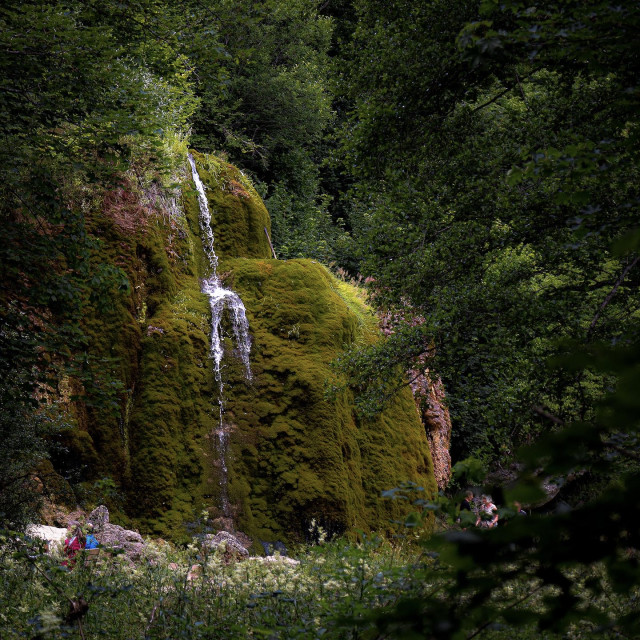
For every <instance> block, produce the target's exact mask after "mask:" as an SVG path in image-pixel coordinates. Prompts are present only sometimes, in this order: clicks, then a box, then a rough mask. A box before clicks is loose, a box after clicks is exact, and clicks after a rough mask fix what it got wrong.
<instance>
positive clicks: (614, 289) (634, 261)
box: [587, 257, 640, 338]
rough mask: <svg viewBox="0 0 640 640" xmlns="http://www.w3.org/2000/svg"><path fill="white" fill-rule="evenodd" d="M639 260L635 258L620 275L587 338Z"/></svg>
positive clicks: (597, 314) (639, 258) (595, 317)
mask: <svg viewBox="0 0 640 640" xmlns="http://www.w3.org/2000/svg"><path fill="white" fill-rule="evenodd" d="M638 260H640V257H636V258H634V260H633V261H632V262H630V263H629V264H628V265H627V266H626V267H625V268H624V269H623V271H622V273H621V274H620V277H619V278H618V279H617V280H616V283H615V284H614V285H613V289H611V291H610V292H609V295H607V297H606V298H605V299H604V301H603V302H602V304H601V305H600V308H599V309H598V311H597V312H596V315H595V316H594V317H593V320H592V321H591V324H590V325H589V330H588V331H587V338H588V337H589V336H590V335H591V333H592V331H593V330H594V329H595V327H596V324H597V323H598V320H599V319H600V316H601V315H602V312H603V311H604V309H605V307H606V306H607V305H608V304H609V303H610V302H611V300H612V298H613V296H614V295H615V294H616V291H617V290H618V287H619V286H620V285H621V284H622V281H623V280H624V279H625V276H626V275H627V273H629V271H631V269H633V267H635V266H636V264H637V263H638Z"/></svg>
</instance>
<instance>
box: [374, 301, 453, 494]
mask: <svg viewBox="0 0 640 640" xmlns="http://www.w3.org/2000/svg"><path fill="white" fill-rule="evenodd" d="M378 316H379V318H380V328H381V329H382V332H383V333H384V334H385V335H387V336H388V335H391V334H392V333H394V332H395V327H396V326H397V325H398V324H400V323H403V322H409V323H410V324H412V325H416V324H418V325H419V324H422V322H423V321H424V320H423V318H421V317H420V316H413V317H407V316H406V315H405V314H404V313H390V312H378ZM431 348H432V347H429V348H428V347H426V346H425V350H424V353H423V354H422V356H420V357H419V362H420V364H421V365H423V366H421V368H420V369H412V370H410V371H408V372H407V373H408V376H409V380H411V390H412V391H413V397H414V398H415V400H416V407H417V408H418V413H419V414H420V418H421V420H422V424H423V425H424V428H425V431H426V434H427V440H428V443H429V449H430V450H431V459H432V460H433V472H434V475H435V477H436V482H437V483H438V489H439V490H442V489H444V488H445V487H446V486H447V485H448V484H449V480H450V479H451V455H450V453H449V448H450V446H451V416H450V415H449V409H448V408H447V405H446V403H445V397H446V396H445V392H444V385H443V384H442V380H440V378H439V377H438V376H437V375H435V374H433V373H430V372H429V369H428V367H427V366H426V365H427V363H428V360H429V351H430V349H431Z"/></svg>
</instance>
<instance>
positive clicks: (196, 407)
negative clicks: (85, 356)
mask: <svg viewBox="0 0 640 640" xmlns="http://www.w3.org/2000/svg"><path fill="white" fill-rule="evenodd" d="M193 155H194V157H195V162H196V165H197V169H198V172H199V174H200V177H201V179H202V181H203V182H204V185H205V188H206V199H207V201H208V205H209V209H210V211H211V216H212V219H211V228H212V231H213V234H214V238H215V245H214V246H215V251H216V253H217V255H218V257H219V264H218V270H217V272H218V274H219V276H220V278H221V280H223V283H224V287H226V288H229V289H233V291H235V292H236V293H237V294H238V295H239V296H240V297H241V298H242V300H243V302H244V306H245V307H246V316H247V319H248V321H249V331H250V334H251V340H252V346H251V354H250V357H251V369H252V373H253V377H252V380H251V381H250V382H248V381H247V380H246V379H245V376H244V368H243V364H242V362H241V360H240V359H239V358H238V357H237V355H238V354H237V352H236V344H235V341H234V336H233V332H232V331H231V329H230V323H229V322H228V320H229V316H228V313H229V312H228V311H225V314H227V315H226V316H223V323H222V327H223V329H222V348H223V351H224V353H223V357H222V366H221V372H222V384H223V395H224V398H223V405H224V411H223V415H222V423H221V422H220V406H221V405H220V404H219V403H220V400H221V394H220V388H219V384H218V381H217V380H216V379H215V376H214V373H213V367H212V361H211V358H210V356H209V348H210V344H211V330H212V329H211V311H210V307H209V300H208V298H207V296H205V295H204V294H203V293H202V292H201V281H202V279H203V278H204V276H205V274H206V271H207V261H206V256H205V254H204V251H203V248H202V240H201V236H200V228H199V213H200V210H199V203H198V195H197V192H196V190H195V188H194V182H193V180H192V177H191V172H190V171H188V170H185V173H184V175H183V176H181V178H180V180H181V190H180V191H179V192H178V191H176V192H175V193H173V194H171V193H166V192H164V193H163V192H162V191H159V190H157V189H155V190H154V189H148V190H147V191H145V192H142V193H141V192H140V191H139V190H138V191H137V192H136V191H135V190H134V188H133V187H132V186H131V185H123V188H122V189H121V190H120V191H118V192H117V193H115V194H112V195H111V196H110V197H109V198H106V199H105V200H104V201H103V204H102V207H101V208H98V209H95V210H92V211H90V212H88V213H87V214H86V215H87V224H88V226H89V228H90V231H91V232H92V233H93V234H94V235H95V236H97V237H98V238H100V240H101V242H100V243H99V245H98V248H97V249H96V252H97V255H96V258H97V259H98V258H99V259H101V260H103V261H105V262H107V263H109V264H112V265H114V266H118V267H120V268H121V269H122V270H123V271H124V272H125V273H126V276H127V278H128V281H129V283H130V287H129V289H128V290H124V289H122V290H119V291H113V292H112V305H111V307H110V308H108V309H101V310H100V311H98V310H97V309H96V311H95V313H93V314H91V313H89V314H87V316H86V318H85V325H84V327H83V328H84V330H85V332H86V333H87V335H88V336H89V339H90V345H89V354H90V356H91V357H92V358H93V359H95V360H97V361H100V362H102V363H103V365H102V369H101V371H100V372H99V373H100V375H101V376H102V382H101V380H100V379H98V380H97V383H98V384H103V386H104V387H105V388H112V389H114V390H115V393H114V395H113V396H112V402H111V403H110V404H103V405H96V404H95V403H93V402H89V401H88V400H90V399H91V397H90V396H89V394H88V392H87V390H86V389H84V388H83V387H82V385H81V384H80V382H79V381H78V380H66V381H64V384H65V386H66V387H67V388H69V389H71V390H72V393H70V394H69V398H70V399H69V407H70V409H71V413H72V416H73V423H74V426H73V428H72V429H68V430H66V431H64V432H61V433H60V434H59V436H58V440H59V443H60V444H61V445H62V447H64V448H66V449H67V451H68V452H69V453H68V455H66V457H64V458H61V459H60V460H54V461H53V462H54V464H56V465H57V468H58V470H59V471H60V472H62V473H63V474H64V475H65V477H78V478H80V480H81V482H84V483H85V485H86V486H87V487H90V486H92V483H93V482H94V481H95V479H98V478H110V479H112V480H113V481H114V482H115V486H116V487H117V490H118V496H119V497H118V498H117V499H116V500H115V502H114V504H115V506H116V508H117V509H119V510H120V511H121V515H124V516H126V517H127V518H129V519H130V521H132V522H133V523H134V524H135V526H136V527H138V528H139V529H140V530H141V531H143V532H144V533H147V534H153V535H156V536H163V537H168V538H173V539H174V540H176V539H188V538H190V533H189V530H193V526H197V525H198V519H199V517H200V514H202V512H203V510H205V511H206V512H207V518H208V519H215V518H219V517H223V518H226V519H229V518H230V519H231V520H232V521H233V524H234V527H235V528H237V529H239V530H242V531H245V532H246V533H247V534H248V535H249V536H251V538H253V539H254V540H265V541H274V540H283V541H285V542H287V543H288V542H293V541H302V540H304V539H305V537H307V535H308V528H309V526H310V522H311V521H312V520H314V519H315V521H316V522H317V523H318V524H319V525H320V526H322V527H323V528H324V530H326V531H327V533H329V534H332V533H342V532H346V531H350V530H354V529H356V528H357V529H362V530H365V531H368V530H372V529H373V530H378V531H380V530H382V531H384V530H390V529H391V528H392V525H391V521H392V520H394V519H396V520H397V519H399V518H401V517H402V516H403V514H404V513H406V511H407V509H408V508H409V507H408V506H407V505H405V504H401V503H400V502H394V501H388V500H382V499H381V498H380V493H381V491H383V490H384V489H389V488H393V487H395V486H398V484H399V483H401V482H403V481H407V480H409V481H413V482H415V483H417V484H419V485H420V486H422V487H424V489H425V491H426V493H427V495H431V494H433V493H434V492H435V491H436V481H435V478H434V472H433V465H432V460H431V454H430V451H429V443H428V441H427V437H426V434H425V429H424V427H423V426H422V424H421V422H420V419H419V416H418V414H417V412H416V408H415V403H414V399H413V396H412V394H411V391H410V389H409V388H406V389H405V391H404V392H403V393H401V394H400V395H399V396H398V398H397V399H396V400H395V402H394V403H393V404H392V406H390V407H389V408H388V409H387V410H386V411H385V412H384V413H383V414H382V415H380V416H379V417H378V418H376V419H375V420H364V419H361V418H359V417H358V416H357V415H356V414H355V411H354V405H353V398H352V397H351V396H350V395H349V393H348V392H344V393H343V394H342V395H340V396H339V397H338V398H337V399H336V400H334V401H329V400H327V399H326V397H325V393H324V390H325V384H326V381H327V380H330V379H331V377H332V375H333V373H332V370H331V368H330V366H329V365H330V362H331V361H332V360H333V359H334V358H336V356H338V355H339V354H340V353H341V351H342V350H343V349H344V348H345V347H347V346H348V345H351V344H354V343H357V342H363V343H366V342H368V341H373V340H376V339H377V337H378V335H379V330H378V328H377V320H376V318H375V316H374V314H373V313H372V312H371V310H370V309H368V308H367V307H366V306H365V305H364V304H363V303H362V302H361V301H360V300H359V299H358V297H357V296H356V295H355V294H354V293H353V291H352V290H350V288H349V285H347V284H346V283H344V282H340V281H338V280H337V279H336V278H334V277H333V276H332V275H331V273H330V272H329V271H328V270H327V269H326V268H325V267H323V266H322V265H320V264H317V263H316V262H314V261H311V260H302V259H301V260H289V261H280V260H274V259H272V257H271V249H270V246H269V242H268V239H267V235H266V234H265V229H266V230H267V231H269V230H270V222H269V216H268V213H267V210H266V209H265V207H264V204H263V203H262V201H261V199H260V198H259V196H258V195H257V193H256V192H255V190H254V189H253V187H252V186H251V184H250V182H249V181H248V180H247V179H246V177H245V176H244V175H243V174H242V173H241V172H240V171H239V170H238V169H236V168H235V167H233V166H231V165H229V164H227V163H225V162H223V161H221V160H219V159H217V158H215V157H213V156H205V155H201V154H197V153H195V152H194V154H193ZM132 194H133V195H132ZM134 196H135V197H134ZM118 385H119V387H118ZM83 396H84V398H85V399H83ZM220 432H224V436H225V443H226V444H225V447H226V448H225V449H224V451H222V450H221V449H220V447H219V446H218V443H217V435H216V434H218V433H220ZM443 446H444V445H443ZM223 494H224V495H226V496H227V497H228V508H226V509H224V508H223V507H222V504H223V502H224V501H223V497H224V496H223ZM123 498H124V499H123ZM225 511H227V512H225ZM192 525H193V526H192ZM188 527H189V528H188ZM227 528H229V527H227ZM128 542H131V543H132V544H133V543H136V542H137V541H136V540H129V541H128Z"/></svg>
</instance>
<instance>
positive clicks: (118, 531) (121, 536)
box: [87, 505, 145, 561]
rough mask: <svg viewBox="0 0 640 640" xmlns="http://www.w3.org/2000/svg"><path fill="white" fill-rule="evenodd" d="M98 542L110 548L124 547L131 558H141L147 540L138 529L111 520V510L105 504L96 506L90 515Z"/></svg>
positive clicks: (90, 521) (88, 520)
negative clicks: (133, 529) (112, 522)
mask: <svg viewBox="0 0 640 640" xmlns="http://www.w3.org/2000/svg"><path fill="white" fill-rule="evenodd" d="M87 522H88V523H90V524H91V525H93V533H94V535H95V537H96V539H97V540H98V542H99V543H100V544H101V545H103V546H104V547H107V548H109V549H122V550H123V551H124V553H125V555H126V557H127V558H128V559H129V560H133V561H136V560H139V559H140V557H141V556H142V554H143V553H144V550H145V542H144V540H143V538H142V536H141V535H140V534H139V533H138V532H137V531H131V530H130V529H125V528H124V527H121V526H120V525H118V524H111V523H110V522H109V510H108V509H107V507H105V506H104V505H100V506H99V507H96V508H95V509H94V510H93V511H92V512H91V513H90V514H89V516H88V518H87Z"/></svg>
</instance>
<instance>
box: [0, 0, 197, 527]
mask: <svg viewBox="0 0 640 640" xmlns="http://www.w3.org/2000/svg"><path fill="white" fill-rule="evenodd" d="M162 16H163V4H162V3H160V2H156V1H154V0H149V1H146V0H145V1H142V2H135V3H130V4H129V5H127V6H125V5H123V4H122V3H118V2H102V1H100V2H93V1H90V2H74V1H73V0H72V1H70V2H66V3H63V4H61V3H59V2H46V1H36V2H6V3H3V5H2V7H1V8H0V136H1V139H2V144H1V145H0V281H1V282H2V291H1V293H0V323H1V329H0V375H1V376H2V384H1V386H0V406H1V407H2V414H3V415H2V432H3V442H4V443H5V446H6V449H5V451H4V455H5V456H6V457H7V459H11V458H12V456H13V459H12V463H13V462H15V463H16V464H15V465H14V466H12V464H8V465H6V466H3V469H2V479H1V481H0V491H2V494H3V499H2V508H3V509H4V513H3V515H2V517H3V518H7V519H15V518H16V517H18V516H19V513H17V512H15V513H14V512H13V511H15V510H16V509H17V510H18V511H20V509H21V508H22V507H21V506H20V501H19V500H18V502H16V501H15V496H13V497H11V496H12V495H13V494H12V492H14V491H15V490H16V482H18V481H19V480H20V479H21V478H22V480H24V473H25V472H26V470H27V469H28V468H29V466H30V465H32V464H33V463H34V462H35V461H37V459H38V458H39V457H41V456H42V455H43V452H44V446H43V443H42V441H41V436H42V435H43V429H42V428H41V426H40V425H42V424H43V417H42V415H43V414H42V412H41V410H39V409H38V408H37V407H36V406H35V405H36V404H37V403H35V402H34V400H35V399H36V398H37V399H39V400H40V403H41V404H46V403H47V402H50V401H52V400H55V396H56V394H55V392H53V393H51V385H53V386H54V387H55V382H56V371H59V370H60V369H61V368H63V369H65V370H66V372H67V373H70V374H73V375H75V376H78V377H79V378H80V379H81V380H82V381H83V383H84V385H85V388H86V390H87V392H88V397H89V398H92V399H93V400H95V401H96V402H98V403H100V402H103V403H104V402H109V401H110V393H109V389H110V387H111V385H110V384H109V381H108V380H106V379H104V378H102V379H101V380H100V379H99V377H97V376H96V372H97V368H96V367H95V366H94V364H95V363H93V362H92V357H91V355H90V354H89V353H88V350H87V340H86V338H85V336H84V333H83V330H82V318H83V314H84V311H85V309H86V308H87V305H91V306H92V307H93V308H98V309H100V308H101V307H108V306H109V305H110V304H111V302H112V297H113V296H116V295H118V291H120V290H126V289H127V287H128V282H127V280H126V277H125V276H124V274H123V272H121V271H120V270H119V269H117V268H116V267H114V266H113V265H110V264H105V263H103V262H102V261H101V260H99V259H98V258H97V255H98V250H99V246H100V241H99V240H98V238H96V237H95V236H92V235H91V234H90V233H89V232H88V231H87V226H86V224H85V222H86V220H85V214H84V212H85V211H86V210H89V209H91V208H92V207H95V206H96V203H99V201H100V198H101V195H102V193H103V190H104V189H105V188H106V187H108V186H111V185H113V184H115V183H117V182H118V181H119V180H121V178H122V175H123V173H124V172H125V171H126V170H128V169H129V168H130V167H131V166H132V161H134V160H139V159H140V158H146V160H145V162H147V164H148V165H153V166H154V168H155V169H154V170H155V171H156V172H157V173H162V171H163V170H164V169H165V168H166V167H165V165H166V164H167V162H168V161H169V160H170V157H169V155H167V154H166V153H163V143H164V140H165V139H166V137H167V136H169V135H175V134H179V133H180V132H181V131H182V130H184V128H185V125H186V122H187V120H188V119H189V117H190V115H191V113H192V111H193V108H194V106H195V101H194V98H193V96H192V94H191V92H190V87H189V83H188V79H187V78H188V69H187V68H186V66H185V63H184V59H183V58H181V57H180V56H179V55H177V54H176V51H175V50H174V49H173V48H172V47H171V46H170V42H169V40H168V39H165V38H160V39H158V38H157V35H158V34H157V32H154V25H156V26H157V25H162ZM16 474H17V475H16ZM20 486H21V487H24V486H27V484H26V483H24V482H23V484H20ZM22 493H23V492H18V494H19V495H22ZM18 494H16V495H18ZM7 496H9V498H10V499H7V500H4V498H5V497H7ZM10 507H11V508H10ZM14 507H15V509H14ZM20 517H21V516H20Z"/></svg>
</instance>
